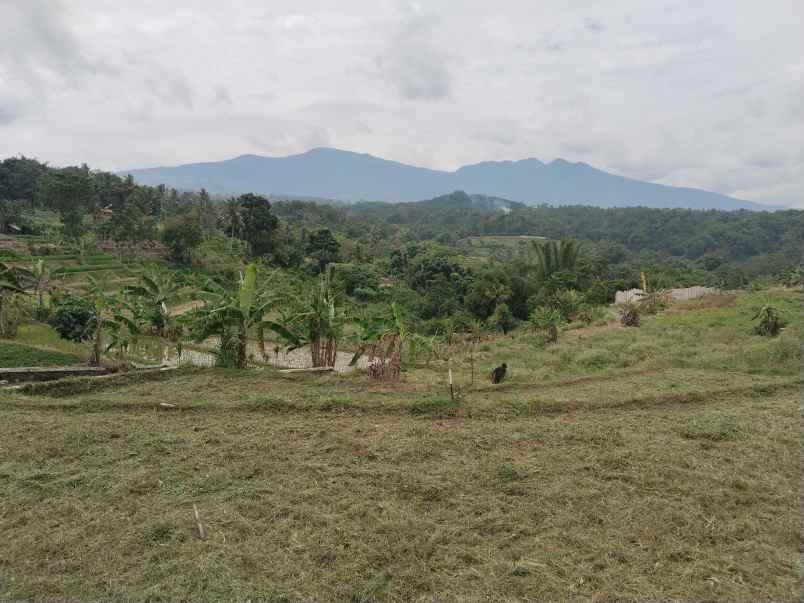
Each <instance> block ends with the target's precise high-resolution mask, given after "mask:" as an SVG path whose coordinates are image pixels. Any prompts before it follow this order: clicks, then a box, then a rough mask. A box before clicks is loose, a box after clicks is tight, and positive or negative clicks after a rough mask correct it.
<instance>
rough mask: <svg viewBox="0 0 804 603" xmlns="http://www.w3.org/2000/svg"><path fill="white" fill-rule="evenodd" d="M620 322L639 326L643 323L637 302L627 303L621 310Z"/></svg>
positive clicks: (630, 325) (624, 324) (626, 325)
mask: <svg viewBox="0 0 804 603" xmlns="http://www.w3.org/2000/svg"><path fill="white" fill-rule="evenodd" d="M620 323H621V324H622V325H623V326H624V327H638V326H639V325H640V323H641V318H640V311H639V307H638V306H637V305H636V304H625V305H624V306H623V307H622V310H620Z"/></svg>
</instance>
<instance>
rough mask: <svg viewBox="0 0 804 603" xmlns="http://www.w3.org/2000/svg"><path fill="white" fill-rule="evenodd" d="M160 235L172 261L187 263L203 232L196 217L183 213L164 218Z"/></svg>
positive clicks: (190, 259) (201, 239)
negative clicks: (182, 214)
mask: <svg viewBox="0 0 804 603" xmlns="http://www.w3.org/2000/svg"><path fill="white" fill-rule="evenodd" d="M161 237H162V242H163V243H164V244H165V245H166V246H167V248H168V249H170V258H171V259H172V260H173V261H174V262H178V263H180V264H189V263H190V262H192V259H193V254H194V253H195V250H196V249H197V248H198V246H199V245H201V242H202V241H203V240H204V232H203V230H202V229H201V224H200V222H199V221H198V219H197V217H195V216H187V215H184V216H177V217H175V218H169V219H168V220H166V221H165V225H164V227H163V228H162V235H161Z"/></svg>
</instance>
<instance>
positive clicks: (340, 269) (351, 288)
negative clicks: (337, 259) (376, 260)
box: [333, 264, 380, 298]
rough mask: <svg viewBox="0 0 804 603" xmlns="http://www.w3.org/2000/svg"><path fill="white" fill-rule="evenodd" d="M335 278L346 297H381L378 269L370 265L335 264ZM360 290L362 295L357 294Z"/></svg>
mask: <svg viewBox="0 0 804 603" xmlns="http://www.w3.org/2000/svg"><path fill="white" fill-rule="evenodd" d="M333 276H334V279H335V283H337V285H338V286H339V287H341V288H342V289H343V292H344V293H346V295H351V296H354V297H358V298H360V297H361V296H363V297H374V296H378V295H379V287H380V276H379V274H378V273H377V269H376V268H375V267H374V266H372V265H370V264H334V265H333ZM358 290H360V291H361V293H360V294H358V293H357V291H358ZM370 292H373V293H370Z"/></svg>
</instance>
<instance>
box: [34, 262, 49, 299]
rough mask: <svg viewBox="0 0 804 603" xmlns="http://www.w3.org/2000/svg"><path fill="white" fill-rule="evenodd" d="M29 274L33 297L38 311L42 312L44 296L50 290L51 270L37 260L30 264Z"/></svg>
mask: <svg viewBox="0 0 804 603" xmlns="http://www.w3.org/2000/svg"><path fill="white" fill-rule="evenodd" d="M30 273H31V288H32V289H33V292H34V295H36V299H37V302H38V306H39V310H42V309H43V308H44V307H45V301H44V295H45V292H46V291H47V290H48V289H49V288H50V281H51V280H52V274H51V270H50V267H49V266H48V265H47V264H45V261H44V260H37V261H36V262H34V263H33V264H31V268H30Z"/></svg>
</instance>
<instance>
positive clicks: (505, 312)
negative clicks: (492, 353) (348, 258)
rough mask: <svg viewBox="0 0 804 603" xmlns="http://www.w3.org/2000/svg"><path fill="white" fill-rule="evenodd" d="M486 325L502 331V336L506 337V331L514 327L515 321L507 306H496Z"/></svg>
mask: <svg viewBox="0 0 804 603" xmlns="http://www.w3.org/2000/svg"><path fill="white" fill-rule="evenodd" d="M488 324H489V326H490V327H492V328H493V329H496V330H498V331H502V332H503V334H504V335H507V334H508V331H510V330H511V329H513V328H514V327H515V326H516V319H515V318H514V315H513V314H512V313H511V309H510V308H509V307H508V304H497V307H496V308H494V313H493V314H492V315H491V316H489V319H488Z"/></svg>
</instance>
